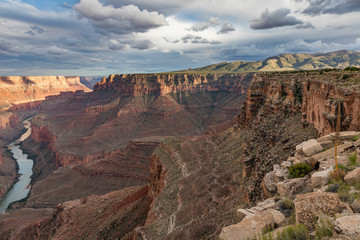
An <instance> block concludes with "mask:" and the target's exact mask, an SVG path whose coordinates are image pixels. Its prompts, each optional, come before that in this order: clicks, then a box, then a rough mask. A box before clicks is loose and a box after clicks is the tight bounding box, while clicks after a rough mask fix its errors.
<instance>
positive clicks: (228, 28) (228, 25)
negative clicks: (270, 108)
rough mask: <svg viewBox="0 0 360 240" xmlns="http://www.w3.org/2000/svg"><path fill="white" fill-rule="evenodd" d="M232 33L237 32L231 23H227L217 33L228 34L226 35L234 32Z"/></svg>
mask: <svg viewBox="0 0 360 240" xmlns="http://www.w3.org/2000/svg"><path fill="white" fill-rule="evenodd" d="M232 31H235V28H234V26H233V25H232V24H231V23H229V22H225V23H224V24H223V25H221V28H220V30H219V31H218V32H217V33H218V34H226V33H229V32H232Z"/></svg>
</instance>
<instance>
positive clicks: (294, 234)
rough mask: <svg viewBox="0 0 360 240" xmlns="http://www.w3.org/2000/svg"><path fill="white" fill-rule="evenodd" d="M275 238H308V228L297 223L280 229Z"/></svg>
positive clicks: (278, 239)
mask: <svg viewBox="0 0 360 240" xmlns="http://www.w3.org/2000/svg"><path fill="white" fill-rule="evenodd" d="M275 239H276V240H310V234H309V230H308V229H307V228H306V226H305V225H302V224H297V225H293V226H289V227H287V228H285V229H284V230H282V231H281V232H280V233H279V234H278V235H277V237H276V238H275Z"/></svg>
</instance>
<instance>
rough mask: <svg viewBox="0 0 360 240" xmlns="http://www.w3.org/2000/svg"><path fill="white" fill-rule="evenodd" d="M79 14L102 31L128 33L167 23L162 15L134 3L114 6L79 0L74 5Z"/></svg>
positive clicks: (143, 30) (94, 0)
mask: <svg viewBox="0 0 360 240" xmlns="http://www.w3.org/2000/svg"><path fill="white" fill-rule="evenodd" d="M74 9H75V10H76V11H78V12H79V14H80V15H81V16H83V17H85V18H87V19H89V20H90V22H91V23H92V25H93V26H94V27H95V28H96V29H97V30H98V31H100V32H102V33H115V34H130V33H133V32H146V31H148V30H150V29H152V28H157V27H160V26H164V25H166V24H167V22H166V20H165V17H164V15H162V14H159V13H157V12H149V11H147V10H142V11H141V10H140V9H139V8H138V7H137V6H135V5H127V6H122V7H120V8H115V7H113V6H112V5H107V6H103V5H102V4H101V3H100V2H99V1H98V0H80V2H79V3H78V4H76V5H74Z"/></svg>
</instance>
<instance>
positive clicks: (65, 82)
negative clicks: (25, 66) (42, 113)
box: [0, 76, 90, 129]
mask: <svg viewBox="0 0 360 240" xmlns="http://www.w3.org/2000/svg"><path fill="white" fill-rule="evenodd" d="M78 90H82V91H87V92H88V91H90V89H88V88H87V87H86V86H84V85H83V84H81V83H80V78H79V77H64V76H40V77H39V76H37V77H35V76H29V77H18V76H9V77H0V129H4V128H6V127H14V126H16V125H17V124H18V114H17V113H16V112H19V111H29V110H32V109H35V108H38V107H39V106H40V105H41V101H43V100H45V99H46V98H47V97H49V96H52V95H59V94H61V93H63V92H75V91H78ZM63 95H64V96H65V95H66V93H63Z"/></svg>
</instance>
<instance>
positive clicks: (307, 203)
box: [295, 193, 352, 231]
mask: <svg viewBox="0 0 360 240" xmlns="http://www.w3.org/2000/svg"><path fill="white" fill-rule="evenodd" d="M343 211H349V212H352V210H351V209H350V207H349V206H348V205H346V204H345V203H343V202H342V201H341V200H340V199H339V197H338V196H337V194H334V193H306V194H301V195H297V196H296V201H295V213H296V222H297V223H301V224H304V225H305V226H306V227H307V228H308V229H309V231H312V230H314V229H315V222H314V218H316V217H318V216H319V215H320V214H324V213H326V214H327V215H334V214H335V213H341V212H343Z"/></svg>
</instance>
